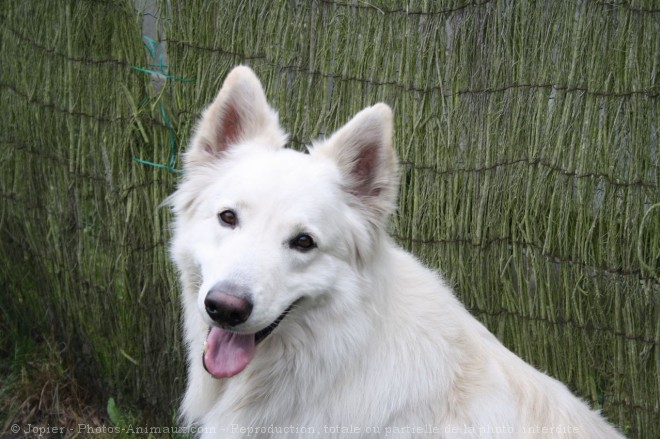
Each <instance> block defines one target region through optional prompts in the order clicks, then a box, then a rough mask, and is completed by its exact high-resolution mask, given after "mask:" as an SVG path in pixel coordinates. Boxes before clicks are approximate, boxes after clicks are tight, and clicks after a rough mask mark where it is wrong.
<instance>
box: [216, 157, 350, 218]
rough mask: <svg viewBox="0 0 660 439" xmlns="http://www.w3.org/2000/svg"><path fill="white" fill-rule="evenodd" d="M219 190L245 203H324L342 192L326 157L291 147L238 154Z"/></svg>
mask: <svg viewBox="0 0 660 439" xmlns="http://www.w3.org/2000/svg"><path fill="white" fill-rule="evenodd" d="M220 180H221V182H220V187H219V190H220V191H222V192H223V193H224V194H225V195H228V196H231V197H236V198H238V199H239V201H242V202H246V203H249V202H264V203H265V202H268V201H274V202H279V203H287V204H292V205H293V204H298V203H303V204H314V205H318V204H323V203H324V202H329V201H330V200H336V198H335V197H336V196H337V195H339V193H340V186H339V173H338V171H337V169H336V168H335V167H333V166H331V165H330V164H329V162H328V161H326V160H319V159H317V158H315V157H313V156H310V155H309V154H305V153H302V152H298V151H295V150H292V149H289V148H283V149H279V150H256V151H252V152H250V153H248V154H242V155H240V156H237V157H234V158H233V159H232V160H231V161H230V163H228V164H227V166H226V167H225V168H224V172H223V175H222V177H221V179H220Z"/></svg>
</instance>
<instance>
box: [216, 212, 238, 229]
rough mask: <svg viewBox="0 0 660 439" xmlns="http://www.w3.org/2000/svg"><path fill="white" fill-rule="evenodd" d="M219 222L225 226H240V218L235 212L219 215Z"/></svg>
mask: <svg viewBox="0 0 660 439" xmlns="http://www.w3.org/2000/svg"><path fill="white" fill-rule="evenodd" d="M218 221H220V224H221V225H223V226H227V227H231V228H234V227H236V224H238V217H237V216H236V212H234V211H233V210H223V211H222V212H220V213H219V214H218Z"/></svg>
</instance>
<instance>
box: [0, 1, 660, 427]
mask: <svg viewBox="0 0 660 439" xmlns="http://www.w3.org/2000/svg"><path fill="white" fill-rule="evenodd" d="M139 3H140V2H135V3H133V2H131V1H128V0H116V1H111V0H83V1H69V0H64V1H62V0H49V1H46V0H44V1H38V2H37V1H23V0H6V1H4V2H3V5H2V10H1V11H0V20H1V21H0V44H1V51H0V108H2V113H3V115H2V118H1V119H0V120H1V121H2V122H1V123H2V126H1V129H0V148H1V154H0V170H1V172H0V196H1V199H2V204H1V210H0V236H1V239H2V240H1V243H0V270H1V273H2V277H1V278H0V282H1V284H0V287H1V288H2V290H3V291H2V296H1V299H0V305H1V308H0V312H1V313H2V315H0V318H1V319H2V323H0V328H2V331H3V333H4V335H3V336H2V338H1V340H2V346H3V350H4V352H3V354H4V353H8V348H7V346H10V345H11V340H9V339H10V338H12V337H21V336H23V337H24V336H26V334H27V336H29V337H33V338H35V339H36V340H39V339H41V338H44V339H49V340H50V339H54V340H56V341H57V342H59V343H60V344H61V345H62V346H65V347H66V353H65V358H66V359H67V361H69V362H70V364H71V365H72V367H73V370H74V371H75V376H76V378H77V379H78V380H80V381H81V382H83V383H86V385H89V386H94V387H95V388H96V389H98V391H99V392H101V393H102V395H103V396H104V397H109V396H114V397H116V398H118V400H120V401H123V402H124V403H127V404H130V405H131V406H134V407H145V408H153V409H155V410H156V411H157V412H158V413H169V411H170V410H171V409H170V407H171V405H172V401H175V400H176V398H177V395H179V393H180V391H181V389H182V386H183V380H184V378H183V377H184V374H183V363H182V356H183V355H182V348H181V345H180V342H179V331H178V299H177V294H178V293H177V285H176V280H175V276H174V274H173V269H172V266H171V265H170V263H169V262H168V259H167V240H168V238H169V231H168V221H169V219H170V217H169V212H167V210H166V209H159V208H158V205H159V203H160V202H161V201H162V200H163V199H164V198H165V196H166V195H167V194H169V193H170V192H171V191H172V190H173V189H174V187H175V182H176V179H177V178H178V174H177V172H175V169H176V168H177V167H178V166H180V161H179V159H178V156H179V152H180V151H181V150H182V149H183V148H184V147H185V143H186V140H187V138H188V136H189V134H190V130H191V126H192V125H193V123H194V121H195V119H196V118H197V117H198V116H199V114H200V110H201V109H202V107H203V106H204V105H205V104H206V103H208V102H209V100H210V99H211V98H212V97H213V96H214V95H215V93H216V92H217V90H218V88H219V86H220V84H221V82H222V80H223V77H224V76H225V74H226V73H227V72H228V70H229V69H230V68H231V67H233V66H234V65H236V64H238V63H246V64H249V65H251V66H252V67H253V68H254V69H255V70H256V72H257V74H258V75H259V76H260V77H261V79H262V80H263V82H264V84H265V87H266V92H267V95H268V97H269V99H270V100H271V102H272V103H273V105H274V106H275V107H276V108H277V109H278V110H279V113H280V117H281V120H282V123H283V126H285V127H286V128H287V129H288V130H289V131H290V132H291V133H292V145H293V147H295V148H301V147H303V145H305V144H308V143H309V142H310V141H311V140H312V139H314V138H316V137H318V136H322V135H325V134H329V133H330V132H332V131H333V130H334V129H335V128H337V127H339V126H340V125H341V124H343V123H344V122H345V121H346V120H347V119H348V118H349V117H350V115H352V114H353V113H355V112H356V111H358V110H359V109H361V108H362V107H364V106H366V105H370V104H373V103H375V102H377V101H385V102H388V103H389V104H390V105H391V106H392V107H393V109H394V111H395V144H396V148H397V150H398V153H399V156H400V159H401V161H402V187H401V194H400V195H401V196H400V198H401V207H400V209H399V212H398V214H397V215H396V216H395V218H394V219H393V224H392V233H393V235H394V236H395V237H396V238H397V239H398V241H399V242H400V243H401V244H402V245H403V246H404V247H406V248H408V249H410V250H411V251H413V252H414V253H416V254H417V255H419V257H420V258H421V259H423V260H424V261H425V262H427V263H428V264H430V265H431V266H433V267H437V268H439V269H440V270H441V271H442V272H443V273H444V274H445V276H446V277H447V278H448V279H449V280H450V282H451V283H452V284H453V285H454V286H455V287H456V290H457V293H458V294H459V296H460V297H461V299H462V301H463V302H464V303H465V304H466V305H467V307H468V308H469V309H470V310H471V312H472V313H473V314H474V315H475V316H476V317H477V318H479V319H480V320H482V321H483V322H484V323H485V324H486V325H487V326H488V327H489V328H490V329H491V330H492V331H493V332H494V333H495V334H497V336H498V337H499V338H500V339H501V340H503V342H504V343H505V344H506V345H507V346H508V347H510V348H511V349H512V350H513V351H515V352H516V353H518V354H519V355H521V356H522V357H523V358H524V359H526V360H527V361H529V362H531V363H532V364H534V365H536V366H537V367H539V368H542V369H545V370H547V371H549V373H550V374H552V375H553V376H555V377H557V378H559V379H561V380H562V381H564V382H566V383H567V384H568V385H569V386H570V387H571V389H572V390H574V391H575V392H576V393H578V394H579V395H581V396H583V397H584V398H586V399H588V400H590V401H592V403H593V404H594V405H595V406H597V407H600V408H602V409H603V410H604V412H605V413H606V415H607V416H608V417H609V418H610V419H611V420H612V421H614V422H616V423H617V424H619V425H621V426H622V427H623V428H624V429H625V431H626V432H627V434H628V435H629V436H630V437H634V438H657V437H660V427H659V425H660V422H658V419H660V349H659V343H660V306H659V303H658V302H659V301H660V208H659V207H658V203H660V191H659V190H658V186H659V184H660V173H659V171H658V160H659V159H658V156H659V154H660V150H659V146H658V132H659V129H660V127H659V122H660V108H659V101H660V97H659V96H660V75H659V74H658V71H659V69H660V8H659V7H658V4H657V3H656V2H654V1H653V0H612V1H609V0H607V1H598V0H580V1H569V0H562V1H548V2H542V1H522V0H519V1H513V0H509V1H507V0H480V1H468V0H444V1H437V2H429V1H419V2H418V1H409V2H401V1H398V2H397V1H388V0H373V1H369V2H363V1H352V0H337V1H332V0H321V1H300V0H296V1H294V0H290V1H286V0H282V1H241V2H237V1H210V0H185V1H184V0H162V1H161V2H159V7H158V9H157V11H156V12H155V13H154V12H145V10H144V9H142V8H141V7H138V6H136V5H137V4H139ZM147 18H152V19H153V18H155V19H157V23H158V26H159V28H160V33H161V35H160V37H161V38H160V40H157V39H154V40H152V39H149V38H144V37H143V35H142V21H143V20H144V19H147ZM164 51H166V53H167V57H168V58H164V57H163V56H162V54H163V53H164ZM145 162H150V164H149V163H145ZM154 165H159V166H154Z"/></svg>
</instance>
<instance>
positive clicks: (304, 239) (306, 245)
mask: <svg viewBox="0 0 660 439" xmlns="http://www.w3.org/2000/svg"><path fill="white" fill-rule="evenodd" d="M289 247H291V248H292V249H294V250H298V251H301V252H306V251H309V250H311V249H313V248H315V247H316V242H314V239H313V238H312V237H311V236H309V235H308V234H306V233H301V234H300V235H298V236H296V237H295V238H293V239H292V240H291V241H289Z"/></svg>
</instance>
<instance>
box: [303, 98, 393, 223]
mask: <svg viewBox="0 0 660 439" xmlns="http://www.w3.org/2000/svg"><path fill="white" fill-rule="evenodd" d="M312 154H313V155H322V156H326V157H329V158H331V159H332V160H333V161H334V162H335V163H336V164H337V166H338V167H339V170H340V172H341V174H342V178H343V185H344V190H345V191H346V192H348V193H350V194H351V195H354V196H355V197H356V199H357V200H358V201H359V204H360V206H361V207H362V208H364V209H363V210H365V211H366V213H367V215H368V217H369V220H370V221H372V222H374V223H375V224H376V225H384V224H385V223H386V221H387V217H388V216H389V214H390V213H391V212H392V211H393V210H394V208H395V205H396V197H397V189H398V183H399V180H398V174H397V161H396V157H395V155H394V150H393V149H392V110H391V109H390V107H388V106H387V105H385V104H382V103H381V104H376V105H374V106H373V107H368V108H365V109H364V110H362V111H360V112H359V113H358V114H356V115H355V117H353V119H351V120H350V121H349V122H348V123H347V124H346V125H344V126H343V127H342V128H340V129H339V130H338V131H337V132H336V133H334V134H333V135H332V136H331V137H330V139H328V140H327V141H325V142H324V143H321V144H318V145H317V146H315V147H314V148H313V150H312Z"/></svg>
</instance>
